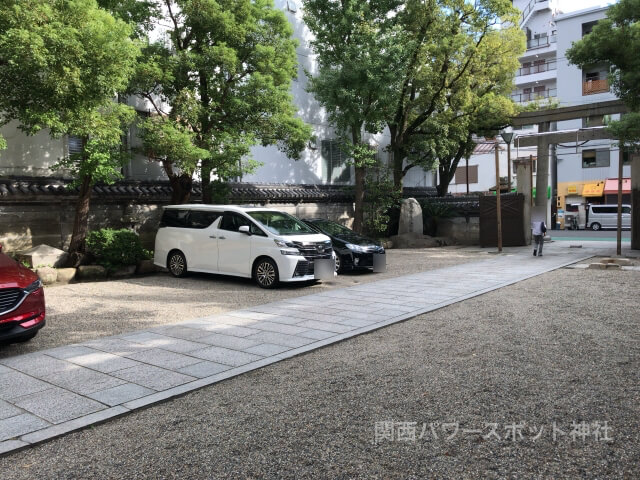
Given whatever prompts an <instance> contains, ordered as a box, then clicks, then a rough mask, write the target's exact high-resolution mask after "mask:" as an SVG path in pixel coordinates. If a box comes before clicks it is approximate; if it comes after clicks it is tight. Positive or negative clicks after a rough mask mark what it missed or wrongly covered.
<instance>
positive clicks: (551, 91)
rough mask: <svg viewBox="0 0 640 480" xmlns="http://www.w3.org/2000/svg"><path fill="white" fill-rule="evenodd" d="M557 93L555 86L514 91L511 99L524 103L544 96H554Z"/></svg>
mask: <svg viewBox="0 0 640 480" xmlns="http://www.w3.org/2000/svg"><path fill="white" fill-rule="evenodd" d="M557 95H558V91H557V89H556V88H547V89H546V90H540V91H538V92H529V93H514V94H512V95H511V100H513V101H514V102H516V103H525V102H533V101H534V100H542V99H545V98H555V97H556V96H557Z"/></svg>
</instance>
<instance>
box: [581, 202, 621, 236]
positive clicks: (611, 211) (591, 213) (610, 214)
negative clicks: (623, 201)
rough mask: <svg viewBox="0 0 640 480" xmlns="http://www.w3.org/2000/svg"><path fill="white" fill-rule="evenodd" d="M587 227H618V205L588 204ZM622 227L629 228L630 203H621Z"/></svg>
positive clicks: (594, 228) (593, 228) (596, 228)
mask: <svg viewBox="0 0 640 480" xmlns="http://www.w3.org/2000/svg"><path fill="white" fill-rule="evenodd" d="M587 228H590V229H591V230H600V229H601V228H618V205H615V204H613V205H589V210H588V211H587ZM622 228H631V205H622Z"/></svg>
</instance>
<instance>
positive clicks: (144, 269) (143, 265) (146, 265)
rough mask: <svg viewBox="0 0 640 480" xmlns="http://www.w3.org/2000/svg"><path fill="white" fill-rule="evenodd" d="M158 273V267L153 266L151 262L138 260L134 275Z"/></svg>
mask: <svg viewBox="0 0 640 480" xmlns="http://www.w3.org/2000/svg"><path fill="white" fill-rule="evenodd" d="M157 271H158V267H156V266H155V265H154V264H153V260H140V261H139V262H138V266H137V267H136V273H137V274H138V275H144V274H147V273H155V272H157Z"/></svg>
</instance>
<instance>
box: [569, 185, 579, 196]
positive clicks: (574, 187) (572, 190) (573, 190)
mask: <svg viewBox="0 0 640 480" xmlns="http://www.w3.org/2000/svg"><path fill="white" fill-rule="evenodd" d="M577 193H578V186H577V185H568V186H567V195H571V194H574V195H575V194H577Z"/></svg>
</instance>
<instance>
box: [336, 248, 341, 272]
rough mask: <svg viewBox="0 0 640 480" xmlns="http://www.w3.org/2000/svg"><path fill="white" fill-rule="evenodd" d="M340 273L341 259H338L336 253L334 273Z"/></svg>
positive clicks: (338, 256)
mask: <svg viewBox="0 0 640 480" xmlns="http://www.w3.org/2000/svg"><path fill="white" fill-rule="evenodd" d="M334 251H335V250H334ZM340 272H342V258H340V255H339V254H338V252H336V273H340Z"/></svg>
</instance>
